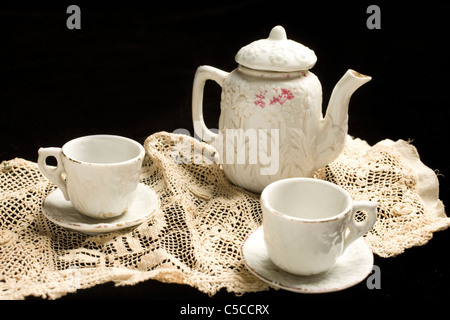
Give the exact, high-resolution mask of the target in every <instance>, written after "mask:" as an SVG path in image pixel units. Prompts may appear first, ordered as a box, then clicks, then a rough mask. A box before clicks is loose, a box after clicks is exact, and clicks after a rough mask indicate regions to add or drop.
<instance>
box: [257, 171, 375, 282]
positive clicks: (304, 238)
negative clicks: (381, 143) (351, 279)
mask: <svg viewBox="0 0 450 320" xmlns="http://www.w3.org/2000/svg"><path fill="white" fill-rule="evenodd" d="M261 205H262V210H263V230H264V242H265V244H266V248H267V251H268V254H269V257H270V259H271V260H272V262H273V263H274V264H275V265H276V266H278V267H279V268H280V269H282V270H284V271H286V272H289V273H292V274H295V275H301V276H309V275H313V274H318V273H321V272H325V271H327V270H329V269H330V268H331V267H332V266H333V265H334V264H335V263H336V260H337V259H338V258H339V256H341V255H342V253H343V252H344V250H345V249H346V248H347V247H348V246H349V245H350V244H351V243H352V242H353V241H355V240H356V239H358V238H359V237H361V236H363V235H364V234H365V233H366V232H367V231H369V230H370V229H371V228H372V226H373V225H374V223H375V221H376V217H377V213H376V207H377V204H376V203H373V202H369V201H355V202H353V201H352V198H351V197H350V195H349V194H348V193H347V192H346V191H345V190H344V189H342V188H341V187H339V186H337V185H335V184H332V183H330V182H327V181H323V180H318V179H312V178H291V179H284V180H279V181H276V182H274V183H272V184H270V185H268V186H267V187H266V188H265V189H264V190H263V192H262V193H261ZM358 210H363V211H365V212H366V213H367V214H366V218H365V219H364V220H363V221H360V222H357V221H356V220H355V218H354V215H355V213H356V211H358Z"/></svg>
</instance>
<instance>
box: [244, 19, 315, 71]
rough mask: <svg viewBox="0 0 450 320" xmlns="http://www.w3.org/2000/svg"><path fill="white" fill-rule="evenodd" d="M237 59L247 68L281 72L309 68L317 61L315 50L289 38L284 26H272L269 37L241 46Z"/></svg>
mask: <svg viewBox="0 0 450 320" xmlns="http://www.w3.org/2000/svg"><path fill="white" fill-rule="evenodd" d="M235 59H236V62H237V63H239V64H241V65H243V66H245V67H247V68H251V69H256V70H267V71H280V72H291V71H300V70H309V69H311V68H312V67H313V66H314V65H315V63H316V61H317V57H316V55H315V53H314V51H313V50H311V49H309V48H308V47H306V46H304V45H302V44H301V43H298V42H295V41H292V40H289V39H288V38H287V35H286V31H285V30H284V28H283V27H282V26H276V27H274V28H272V30H271V31H270V34H269V37H268V38H267V39H262V40H257V41H254V42H252V43H250V44H248V45H246V46H245V47H243V48H241V49H240V50H239V51H238V53H237V54H236V58H235Z"/></svg>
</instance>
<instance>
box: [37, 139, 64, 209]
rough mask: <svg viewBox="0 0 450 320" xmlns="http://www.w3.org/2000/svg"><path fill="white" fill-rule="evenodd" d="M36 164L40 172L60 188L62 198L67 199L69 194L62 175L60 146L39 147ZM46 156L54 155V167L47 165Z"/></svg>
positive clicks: (62, 166)
mask: <svg viewBox="0 0 450 320" xmlns="http://www.w3.org/2000/svg"><path fill="white" fill-rule="evenodd" d="M38 155H39V156H38V166H39V169H40V170H41V172H42V174H43V175H44V176H45V177H47V179H49V180H50V181H51V182H53V183H54V184H56V186H57V187H58V188H59V189H60V190H61V192H62V193H63V195H64V198H65V199H66V200H67V201H69V200H70V199H69V195H68V194H67V185H66V181H65V180H64V179H63V177H62V173H63V172H64V171H65V169H64V165H63V162H62V158H61V148H40V149H39V151H38ZM48 157H55V158H56V161H57V165H56V167H53V166H49V165H47V164H46V163H45V160H46V159H47V158H48Z"/></svg>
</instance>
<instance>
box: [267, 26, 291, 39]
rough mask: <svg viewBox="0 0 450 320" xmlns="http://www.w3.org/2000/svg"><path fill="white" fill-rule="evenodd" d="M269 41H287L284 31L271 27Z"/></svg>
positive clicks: (279, 27)
mask: <svg viewBox="0 0 450 320" xmlns="http://www.w3.org/2000/svg"><path fill="white" fill-rule="evenodd" d="M268 39H270V40H287V35H286V30H284V28H283V27H282V26H276V27H273V28H272V30H271V31H270V34H269V38H268Z"/></svg>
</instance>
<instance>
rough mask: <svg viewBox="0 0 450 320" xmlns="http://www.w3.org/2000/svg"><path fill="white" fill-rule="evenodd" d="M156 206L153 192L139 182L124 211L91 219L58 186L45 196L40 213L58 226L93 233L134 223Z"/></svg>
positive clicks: (151, 213) (155, 197)
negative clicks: (131, 201)
mask: <svg viewBox="0 0 450 320" xmlns="http://www.w3.org/2000/svg"><path fill="white" fill-rule="evenodd" d="M159 205H160V202H159V198H158V196H157V195H156V193H155V191H153V190H152V189H150V188H149V187H148V186H146V185H145V184H142V183H139V184H138V187H137V192H136V198H135V200H134V201H133V203H132V204H131V206H130V207H129V208H128V210H127V211H125V212H124V213H123V214H122V215H120V216H118V217H114V218H110V219H94V218H91V217H88V216H86V215H84V214H81V213H79V212H78V211H77V210H76V209H75V208H74V207H73V205H72V203H71V202H70V201H67V200H65V199H64V196H63V194H62V192H61V190H60V189H59V188H58V189H56V190H54V191H53V192H51V193H50V194H49V195H48V196H47V197H46V198H45V200H44V205H43V213H44V215H45V216H46V217H47V219H49V220H50V221H52V222H53V223H55V224H57V225H59V226H61V227H66V228H69V229H72V230H75V231H79V232H82V233H87V234H91V235H93V234H100V233H107V232H111V231H116V230H120V229H125V228H129V227H132V226H136V225H138V224H140V223H142V222H144V221H146V220H148V219H149V218H150V217H152V216H153V214H154V213H155V212H156V211H157V210H158V208H159Z"/></svg>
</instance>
